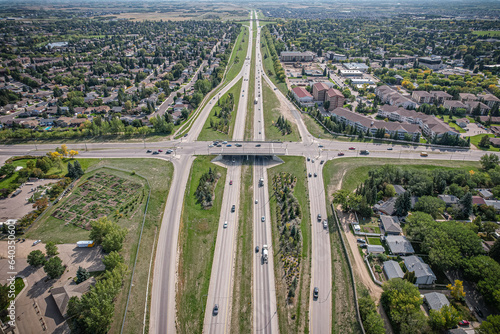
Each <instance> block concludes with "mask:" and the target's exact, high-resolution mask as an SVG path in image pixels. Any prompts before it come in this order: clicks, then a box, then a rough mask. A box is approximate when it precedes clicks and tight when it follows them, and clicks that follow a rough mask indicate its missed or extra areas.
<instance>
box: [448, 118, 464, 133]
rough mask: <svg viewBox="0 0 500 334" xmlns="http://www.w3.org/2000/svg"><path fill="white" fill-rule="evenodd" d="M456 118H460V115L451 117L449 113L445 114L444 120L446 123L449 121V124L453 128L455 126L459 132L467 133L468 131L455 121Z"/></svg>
mask: <svg viewBox="0 0 500 334" xmlns="http://www.w3.org/2000/svg"><path fill="white" fill-rule="evenodd" d="M454 119H458V117H451V118H450V116H449V115H444V116H443V120H444V122H445V123H448V125H449V126H451V127H452V128H454V129H455V130H457V131H458V132H460V133H465V132H466V131H465V130H464V129H463V128H461V127H460V126H458V124H457V123H455V122H453V120H454Z"/></svg>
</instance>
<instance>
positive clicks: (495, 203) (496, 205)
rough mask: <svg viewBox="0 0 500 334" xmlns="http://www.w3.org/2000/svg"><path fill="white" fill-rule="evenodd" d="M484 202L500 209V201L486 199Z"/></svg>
mask: <svg viewBox="0 0 500 334" xmlns="http://www.w3.org/2000/svg"><path fill="white" fill-rule="evenodd" d="M484 202H485V203H486V205H488V206H492V207H494V208H495V210H500V201H497V200H492V199H485V200H484Z"/></svg>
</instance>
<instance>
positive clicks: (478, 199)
mask: <svg viewBox="0 0 500 334" xmlns="http://www.w3.org/2000/svg"><path fill="white" fill-rule="evenodd" d="M472 205H477V206H481V205H486V202H485V201H484V198H482V197H481V196H472Z"/></svg>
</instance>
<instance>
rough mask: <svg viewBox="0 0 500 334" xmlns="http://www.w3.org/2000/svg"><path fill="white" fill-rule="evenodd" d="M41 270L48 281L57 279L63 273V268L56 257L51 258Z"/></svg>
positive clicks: (60, 261)
mask: <svg viewBox="0 0 500 334" xmlns="http://www.w3.org/2000/svg"><path fill="white" fill-rule="evenodd" d="M43 270H44V271H45V272H46V273H47V276H49V278H50V279H54V278H59V277H61V275H62V274H63V273H64V270H65V267H64V266H63V264H62V260H61V259H60V258H59V257H58V256H54V257H51V258H50V259H49V260H48V261H47V262H46V263H45V265H44V266H43Z"/></svg>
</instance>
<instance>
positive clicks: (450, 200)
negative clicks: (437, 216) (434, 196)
mask: <svg viewBox="0 0 500 334" xmlns="http://www.w3.org/2000/svg"><path fill="white" fill-rule="evenodd" d="M438 198H439V199H440V200H442V201H443V202H444V203H445V204H446V206H452V205H454V204H458V203H459V201H460V199H459V198H458V197H457V196H455V195H438Z"/></svg>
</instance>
